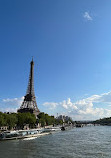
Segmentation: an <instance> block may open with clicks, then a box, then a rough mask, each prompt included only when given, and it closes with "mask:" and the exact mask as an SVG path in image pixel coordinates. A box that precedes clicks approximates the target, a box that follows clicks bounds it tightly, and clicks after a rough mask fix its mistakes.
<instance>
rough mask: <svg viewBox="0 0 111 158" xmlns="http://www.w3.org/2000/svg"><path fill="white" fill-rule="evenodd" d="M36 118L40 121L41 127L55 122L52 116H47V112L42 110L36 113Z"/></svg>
mask: <svg viewBox="0 0 111 158" xmlns="http://www.w3.org/2000/svg"><path fill="white" fill-rule="evenodd" d="M38 119H39V120H38V122H39V123H41V126H42V127H43V126H45V125H46V126H48V125H53V124H55V122H56V121H55V120H56V119H55V118H54V116H49V115H48V114H45V113H43V112H42V113H40V114H39V115H38Z"/></svg>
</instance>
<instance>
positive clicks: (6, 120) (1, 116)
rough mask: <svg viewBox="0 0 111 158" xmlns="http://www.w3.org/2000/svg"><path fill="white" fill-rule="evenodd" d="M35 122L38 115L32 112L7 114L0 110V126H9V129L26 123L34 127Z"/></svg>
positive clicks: (21, 126)
mask: <svg viewBox="0 0 111 158" xmlns="http://www.w3.org/2000/svg"><path fill="white" fill-rule="evenodd" d="M35 123H36V117H35V115H34V114H31V113H18V114H17V113H11V114H6V113H2V112H0V126H8V127H9V129H11V128H12V127H15V126H18V127H20V128H23V126H24V125H25V124H29V126H30V127H34V125H35Z"/></svg>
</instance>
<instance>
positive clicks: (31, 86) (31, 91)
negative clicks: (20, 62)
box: [26, 58, 35, 96]
mask: <svg viewBox="0 0 111 158" xmlns="http://www.w3.org/2000/svg"><path fill="white" fill-rule="evenodd" d="M28 94H29V95H31V96H35V94H34V62H33V58H32V61H31V62H30V75H29V83H28V87H27V92H26V95H28Z"/></svg>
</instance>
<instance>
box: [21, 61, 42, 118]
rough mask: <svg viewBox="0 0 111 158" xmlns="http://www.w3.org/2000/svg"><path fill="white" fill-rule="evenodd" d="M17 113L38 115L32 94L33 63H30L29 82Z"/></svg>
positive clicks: (33, 94)
mask: <svg viewBox="0 0 111 158" xmlns="http://www.w3.org/2000/svg"><path fill="white" fill-rule="evenodd" d="M18 112H21V113H23V112H31V113H34V114H35V115H36V116H37V115H38V114H39V112H40V111H39V109H38V107H37V103H36V97H35V93H34V61H33V59H32V61H31V62H30V74H29V82H28V87H27V92H26V95H25V96H24V100H23V102H22V105H21V106H20V109H18Z"/></svg>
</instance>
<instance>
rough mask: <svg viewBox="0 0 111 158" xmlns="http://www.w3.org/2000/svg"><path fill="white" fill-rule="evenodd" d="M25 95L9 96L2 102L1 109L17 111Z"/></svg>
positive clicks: (3, 110) (0, 103)
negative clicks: (18, 96) (19, 96)
mask: <svg viewBox="0 0 111 158" xmlns="http://www.w3.org/2000/svg"><path fill="white" fill-rule="evenodd" d="M23 99H24V97H21V98H12V99H10V98H7V99H3V100H2V101H1V102H0V111H2V112H16V111H17V109H18V108H19V107H20V106H21V104H22V101H23Z"/></svg>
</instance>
